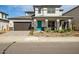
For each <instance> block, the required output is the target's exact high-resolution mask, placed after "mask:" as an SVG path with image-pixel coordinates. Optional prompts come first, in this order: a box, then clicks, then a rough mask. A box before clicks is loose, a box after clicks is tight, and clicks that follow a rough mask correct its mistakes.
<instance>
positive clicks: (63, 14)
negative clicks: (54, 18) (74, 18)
mask: <svg viewBox="0 0 79 59" xmlns="http://www.w3.org/2000/svg"><path fill="white" fill-rule="evenodd" d="M78 7H79V6H76V7H74V8H72V9H71V10H69V11H67V12H65V13H64V14H63V15H65V14H67V13H69V12H71V11H73V10H74V9H76V8H78Z"/></svg>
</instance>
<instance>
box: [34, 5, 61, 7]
mask: <svg viewBox="0 0 79 59" xmlns="http://www.w3.org/2000/svg"><path fill="white" fill-rule="evenodd" d="M33 7H61V5H34V6H33Z"/></svg>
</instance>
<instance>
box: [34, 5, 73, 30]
mask: <svg viewBox="0 0 79 59" xmlns="http://www.w3.org/2000/svg"><path fill="white" fill-rule="evenodd" d="M33 7H34V12H35V16H34V29H35V30H39V31H40V30H44V28H51V30H61V29H68V28H70V29H72V23H71V20H72V18H73V17H71V16H62V13H63V9H61V8H60V7H61V5H35V6H33Z"/></svg>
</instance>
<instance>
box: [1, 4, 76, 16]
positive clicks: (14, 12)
mask: <svg viewBox="0 0 79 59" xmlns="http://www.w3.org/2000/svg"><path fill="white" fill-rule="evenodd" d="M74 7H76V5H63V6H62V7H61V8H62V9H64V11H63V13H65V12H67V11H68V10H70V9H72V8H74ZM32 10H33V6H32V5H0V11H2V12H5V13H7V14H9V17H15V16H24V15H25V11H32Z"/></svg>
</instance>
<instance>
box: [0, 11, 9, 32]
mask: <svg viewBox="0 0 79 59" xmlns="http://www.w3.org/2000/svg"><path fill="white" fill-rule="evenodd" d="M7 17H8V14H6V13H4V12H0V31H6V30H9V20H8V18H7Z"/></svg>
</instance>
